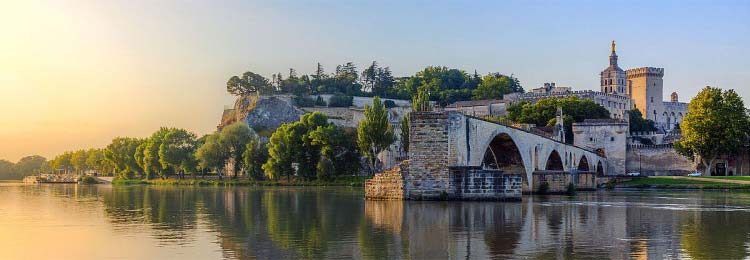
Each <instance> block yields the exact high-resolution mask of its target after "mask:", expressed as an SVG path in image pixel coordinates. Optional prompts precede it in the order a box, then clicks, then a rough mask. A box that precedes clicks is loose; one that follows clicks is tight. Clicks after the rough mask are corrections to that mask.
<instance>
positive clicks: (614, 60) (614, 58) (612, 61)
mask: <svg viewBox="0 0 750 260" xmlns="http://www.w3.org/2000/svg"><path fill="white" fill-rule="evenodd" d="M609 66H611V67H617V53H615V41H614V40H613V41H612V54H610V55H609Z"/></svg>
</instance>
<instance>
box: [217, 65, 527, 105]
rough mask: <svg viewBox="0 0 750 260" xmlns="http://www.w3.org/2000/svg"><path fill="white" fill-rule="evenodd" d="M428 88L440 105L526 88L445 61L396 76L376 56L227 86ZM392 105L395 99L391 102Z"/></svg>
mask: <svg viewBox="0 0 750 260" xmlns="http://www.w3.org/2000/svg"><path fill="white" fill-rule="evenodd" d="M421 89H424V91H425V93H427V95H428V96H427V97H422V98H424V99H427V100H428V101H430V100H432V101H436V102H437V104H438V105H440V106H446V105H448V104H450V103H453V102H456V101H463V100H471V99H472V98H474V99H487V98H502V96H503V95H504V94H507V93H512V92H523V88H522V87H521V84H520V82H519V81H518V79H516V78H514V77H513V76H505V75H503V74H500V73H490V74H487V75H485V76H484V77H482V76H480V75H479V74H478V73H477V72H476V71H475V72H474V73H473V74H471V75H470V74H469V73H466V71H464V70H460V69H451V68H448V67H444V66H428V67H426V68H424V69H422V70H421V71H419V72H417V73H416V74H415V75H413V76H408V77H401V78H396V77H394V76H393V73H392V72H391V69H390V68H389V67H383V66H380V65H379V64H378V63H377V62H375V61H373V62H372V64H370V65H369V66H367V67H366V68H365V69H364V70H363V71H362V73H361V74H360V73H359V72H358V71H357V67H356V66H355V65H354V63H352V62H347V63H345V64H341V65H338V66H336V69H335V71H334V72H333V73H330V74H328V73H326V72H325V70H324V69H323V66H322V65H320V63H318V64H317V68H316V70H315V72H314V73H313V74H310V75H298V74H297V72H296V71H295V70H294V69H289V74H288V76H287V78H284V77H283V76H282V75H281V73H275V74H272V75H271V80H270V81H269V80H267V79H265V78H264V77H263V76H261V75H258V74H255V73H253V72H245V73H244V74H243V75H242V76H241V77H240V76H233V77H231V78H230V79H229V80H228V82H227V91H229V93H232V94H235V95H248V94H253V93H259V92H260V93H263V94H273V93H287V94H293V95H295V96H298V97H305V96H307V95H317V94H336V95H341V96H355V95H357V96H380V97H385V98H394V99H407V100H408V99H411V100H414V99H415V98H416V97H417V94H418V92H419V91H420V90H421ZM295 101H296V102H297V103H298V104H299V105H300V106H312V105H313V104H314V105H316V106H324V105H325V104H324V103H325V102H322V100H314V103H311V102H310V100H306V99H305V98H296V100H295ZM330 103H333V104H328V105H329V106H331V107H348V106H350V103H349V102H346V101H345V100H331V101H330ZM386 106H387V107H389V108H390V106H391V104H386Z"/></svg>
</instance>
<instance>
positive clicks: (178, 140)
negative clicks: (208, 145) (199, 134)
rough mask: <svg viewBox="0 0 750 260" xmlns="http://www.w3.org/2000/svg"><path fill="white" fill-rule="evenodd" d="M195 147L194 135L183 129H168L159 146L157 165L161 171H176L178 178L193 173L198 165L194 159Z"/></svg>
mask: <svg viewBox="0 0 750 260" xmlns="http://www.w3.org/2000/svg"><path fill="white" fill-rule="evenodd" d="M196 146H197V141H196V136H195V134H193V133H191V132H188V131H187V130H185V129H170V130H169V131H168V132H167V133H166V134H165V135H164V139H163V140H162V142H161V144H160V145H159V163H160V164H161V167H162V169H169V168H172V169H177V172H178V175H179V176H180V177H182V176H184V175H185V174H186V173H188V172H192V173H195V167H196V166H197V164H198V163H197V161H196V159H195V150H196ZM193 177H195V175H193Z"/></svg>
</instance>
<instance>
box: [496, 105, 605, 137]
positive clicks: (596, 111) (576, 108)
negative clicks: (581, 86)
mask: <svg viewBox="0 0 750 260" xmlns="http://www.w3.org/2000/svg"><path fill="white" fill-rule="evenodd" d="M558 107H562V110H563V120H564V127H565V134H566V137H565V139H566V141H567V142H568V143H573V129H572V128H573V123H574V122H576V123H578V122H583V121H584V120H585V119H608V118H609V111H608V110H607V109H606V108H604V107H602V106H600V105H599V104H596V103H594V101H592V100H588V99H579V98H577V97H567V98H545V99H541V100H539V101H538V102H536V103H534V104H531V103H525V102H519V103H516V104H512V105H510V106H508V109H507V110H508V115H507V116H506V117H505V119H507V120H511V121H513V122H518V123H525V124H535V125H537V126H554V125H555V114H556V113H557V108H558Z"/></svg>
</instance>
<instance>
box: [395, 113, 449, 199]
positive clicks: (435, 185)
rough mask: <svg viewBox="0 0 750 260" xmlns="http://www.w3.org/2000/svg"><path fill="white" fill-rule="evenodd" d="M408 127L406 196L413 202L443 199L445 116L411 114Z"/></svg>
mask: <svg viewBox="0 0 750 260" xmlns="http://www.w3.org/2000/svg"><path fill="white" fill-rule="evenodd" d="M409 119H410V120H411V121H410V123H411V124H410V125H409V131H410V132H409V134H410V142H409V159H410V163H409V174H407V175H406V176H405V178H404V181H405V183H404V188H405V189H406V192H405V193H406V194H405V196H406V197H407V198H409V199H413V200H434V199H445V198H446V197H447V192H448V181H449V176H448V166H449V165H450V163H449V154H448V149H449V141H448V114H447V113H435V112H412V113H411V114H410V118H409Z"/></svg>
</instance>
